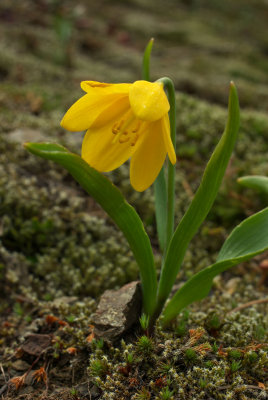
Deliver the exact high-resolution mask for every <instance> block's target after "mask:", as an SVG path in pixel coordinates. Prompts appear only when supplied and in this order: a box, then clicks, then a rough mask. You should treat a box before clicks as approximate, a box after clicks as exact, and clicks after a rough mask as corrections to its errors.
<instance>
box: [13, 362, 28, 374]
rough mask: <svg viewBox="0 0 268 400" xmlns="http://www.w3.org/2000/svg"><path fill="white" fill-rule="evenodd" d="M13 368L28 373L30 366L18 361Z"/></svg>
mask: <svg viewBox="0 0 268 400" xmlns="http://www.w3.org/2000/svg"><path fill="white" fill-rule="evenodd" d="M12 368H13V369H15V370H16V371H24V372H25V371H27V370H28V369H29V368H30V364H28V363H27V362H26V361H23V360H16V361H14V362H13V363H12Z"/></svg>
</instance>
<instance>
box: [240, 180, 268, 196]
mask: <svg viewBox="0 0 268 400" xmlns="http://www.w3.org/2000/svg"><path fill="white" fill-rule="evenodd" d="M237 182H238V183H240V185H242V186H246V187H249V188H250V189H257V190H259V191H260V192H264V193H266V194H268V177H266V176H261V175H251V176H243V177H242V178H238V179H237Z"/></svg>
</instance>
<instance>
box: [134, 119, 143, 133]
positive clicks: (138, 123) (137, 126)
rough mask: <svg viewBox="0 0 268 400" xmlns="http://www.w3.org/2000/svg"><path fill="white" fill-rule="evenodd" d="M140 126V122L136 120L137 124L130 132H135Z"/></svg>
mask: <svg viewBox="0 0 268 400" xmlns="http://www.w3.org/2000/svg"><path fill="white" fill-rule="evenodd" d="M140 126H141V122H140V121H138V122H137V125H136V126H135V128H133V129H132V133H137V132H138V130H139V129H140Z"/></svg>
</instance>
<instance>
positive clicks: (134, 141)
mask: <svg viewBox="0 0 268 400" xmlns="http://www.w3.org/2000/svg"><path fill="white" fill-rule="evenodd" d="M138 138H139V135H135V136H134V138H133V139H132V140H131V143H130V146H135V144H136V143H137V140H138Z"/></svg>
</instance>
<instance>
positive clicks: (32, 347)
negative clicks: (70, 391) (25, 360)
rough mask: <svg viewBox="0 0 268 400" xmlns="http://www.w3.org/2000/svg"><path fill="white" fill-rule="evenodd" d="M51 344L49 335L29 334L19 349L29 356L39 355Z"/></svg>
mask: <svg viewBox="0 0 268 400" xmlns="http://www.w3.org/2000/svg"><path fill="white" fill-rule="evenodd" d="M50 344H51V336H50V335H42V334H38V333H36V334H31V335H29V336H27V338H26V341H25V342H24V343H23V345H22V346H21V350H23V351H24V353H27V354H29V355H31V356H39V355H40V354H41V353H42V352H43V351H45V350H46V349H47V348H48V347H49V346H50Z"/></svg>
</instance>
